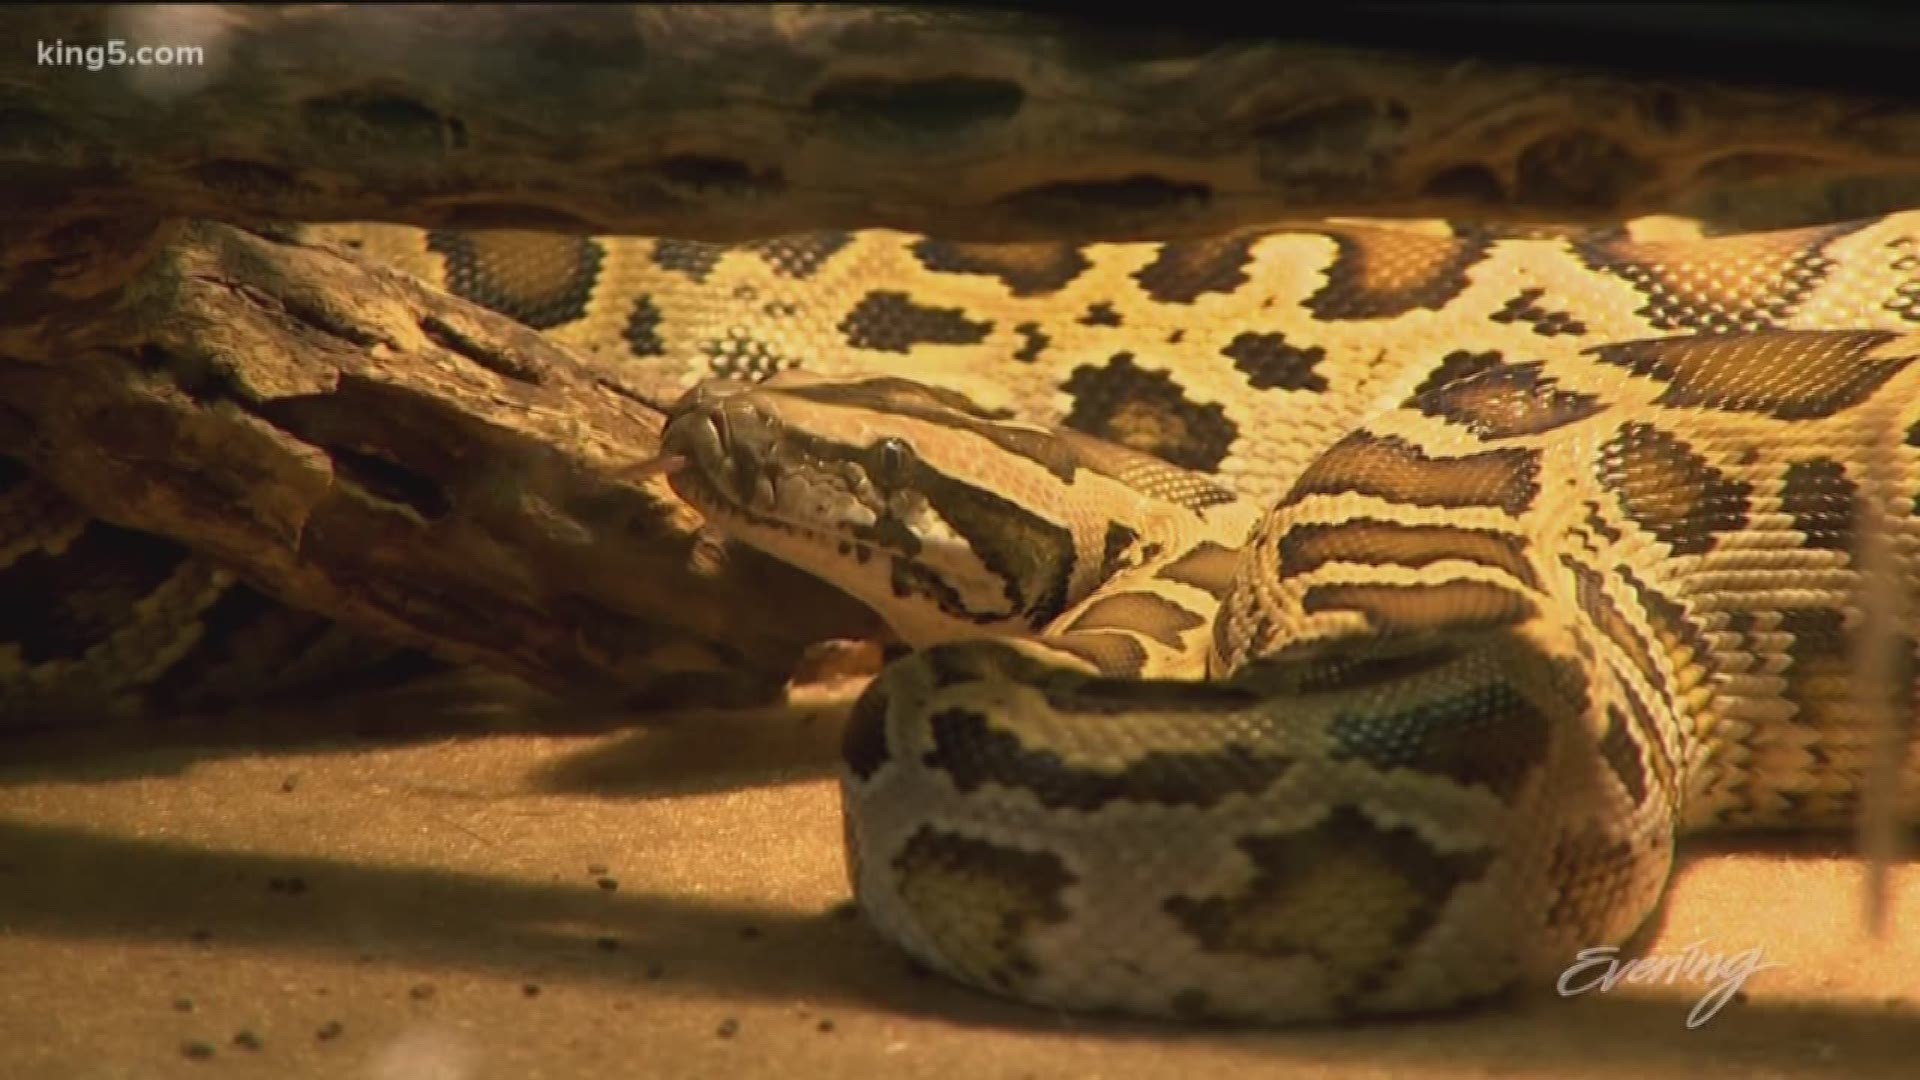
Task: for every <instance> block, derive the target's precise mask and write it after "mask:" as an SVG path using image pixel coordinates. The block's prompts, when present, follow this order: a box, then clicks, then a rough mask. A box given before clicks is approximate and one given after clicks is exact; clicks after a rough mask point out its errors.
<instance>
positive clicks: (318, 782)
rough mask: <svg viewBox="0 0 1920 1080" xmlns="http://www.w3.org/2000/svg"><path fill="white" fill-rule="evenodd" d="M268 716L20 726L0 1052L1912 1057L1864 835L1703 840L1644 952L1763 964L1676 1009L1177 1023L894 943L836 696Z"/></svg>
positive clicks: (1178, 1069)
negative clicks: (950, 976) (537, 724)
mask: <svg viewBox="0 0 1920 1080" xmlns="http://www.w3.org/2000/svg"><path fill="white" fill-rule="evenodd" d="M258 721H259V718H252V719H251V720H249V721H247V722H245V723H243V724H239V725H222V726H206V725H196V726H193V727H190V728H184V729H176V730H171V731H166V732H162V733H158V734H156V733H155V732H154V731H153V730H152V729H151V728H143V729H138V730H137V731H134V732H129V731H126V730H120V731H109V732H100V733H95V734H92V735H89V736H86V737H84V738H76V737H63V738H46V737H39V738H32V739H29V740H25V741H19V740H15V741H10V742H9V743H8V744H7V745H6V749H5V751H4V753H5V757H6V763H5V764H4V765H0V1077H4V1078H6V1080H38V1078H43V1077H44V1078H49V1080H52V1078H59V1080H88V1078H96V1077H97V1078H107V1077H138V1078H141V1080H147V1078H162V1077H173V1076H192V1077H201V1076H273V1077H307V1076H341V1077H365V1078H370V1080H402V1078H404V1080H465V1078H474V1080H479V1078H494V1077H498V1078H515V1080H521V1078H525V1080H532V1078H537V1077H549V1078H573V1077H596V1078H597V1077H614V1076H620V1077H627V1076H634V1077H656V1076H658V1077H677V1076H715V1077H752V1076H777V1077H783V1078H788V1080H792V1078H798V1077H807V1076H836V1077H838V1076H846V1077H865V1076H889V1077H921V1076H925V1077H935V1076H954V1075H965V1076H969V1077H986V1078H995V1080H999V1078H1004V1080H1019V1078H1024V1077H1031V1078H1034V1080H1041V1078H1052V1077H1075V1078H1078V1077H1123V1076H1200V1075H1205V1076H1222V1075H1238V1074H1248V1075H1254V1074H1260V1075H1266V1074H1271V1073H1275V1072H1280V1071H1284V1072H1285V1074H1286V1075H1290V1076H1338V1077H1362V1076H1365V1077H1387V1076H1436V1077H1438V1076H1493V1075H1500V1076H1523V1075H1528V1076H1530V1075H1554V1076H1593V1077H1608V1078H1615V1080H1619V1078H1625V1077H1630V1076H1632V1077H1638V1076H1681V1075H1709V1076H1714V1075H1724V1076H1781V1077H1787V1076H1822V1075H1826V1076H1846V1077H1864V1076H1914V1075H1920V865H1916V864H1907V865H1904V866H1901V867H1899V868H1897V869H1896V872H1895V878H1894V884H1895V892H1894V894H1893V895H1894V903H1895V907H1894V911H1895V915H1896V922H1895V924H1894V926H1893V932H1892V933H1891V935H1890V936H1888V937H1886V938H1883V939H1880V940H1875V939H1872V938H1870V937H1868V936H1866V935H1865V933H1864V931H1863V930H1862V929H1861V923H1860V918H1859V916H1858V912H1859V910H1860V896H1861V881H1862V876H1863V875H1862V871H1861V869H1860V867H1859V866H1858V864H1857V863H1856V862H1855V861H1853V860H1851V859H1850V858H1848V857H1847V854H1846V849H1845V846H1844V843H1841V844H1835V843H1832V842H1825V843H1820V844H1809V843H1806V842H1794V843H1791V844H1785V843H1780V842H1769V843H1766V844H1762V845H1759V846H1753V845H1748V846H1744V847H1736V848H1724V847H1723V848H1716V849H1713V850H1711V851H1708V852H1706V853H1704V854H1700V855H1699V856H1698V857H1696V858H1694V859H1693V860H1692V861H1691V862H1690V863H1689V865H1688V866H1687V867H1686V868H1685V870H1684V871H1683V872H1682V874H1681V876H1680V877H1679V879H1678V882H1677V884H1676V887H1675V889H1674V890H1673V893H1672V895H1671V899H1670V902H1669V904H1668V906H1667V908H1666V910H1665V912H1664V913H1663V922H1662V925H1661V926H1660V927H1659V928H1658V929H1657V930H1656V932H1655V933H1654V935H1653V936H1652V938H1651V941H1650V944H1649V950H1650V951H1651V952H1652V953H1656V954H1670V953H1673V952H1677V951H1679V950H1681V949H1683V948H1685V947H1686V946H1687V945H1688V944H1690V943H1694V942H1703V943H1704V946H1703V947H1704V948H1706V949H1709V950H1712V951H1715V952H1719V953H1726V954H1735V953H1739V952H1743V951H1745V950H1748V949H1755V948H1758V949H1760V950H1761V951H1762V953H1763V955H1764V958H1765V959H1766V960H1767V961H1769V962H1772V963H1776V964H1778V965H1780V966H1778V967H1773V968H1770V969H1767V970H1763V971H1759V972H1757V973H1755V974H1754V975H1753V976H1752V977H1751V978H1750V979H1749V980H1748V981H1747V982H1746V984H1745V996H1744V998H1743V999H1740V1000H1735V1001H1733V1002H1731V1003H1729V1004H1727V1005H1726V1006H1725V1007H1724V1009H1722V1010H1721V1011H1720V1012H1719V1013H1718V1014H1717V1015H1715V1016H1714V1017H1713V1018H1712V1019H1711V1020H1709V1021H1708V1022H1707V1023H1705V1024H1704V1025H1703V1026H1701V1027H1699V1028H1697V1029H1694V1030H1689V1029H1688V1028H1687V1026H1686V1020H1687V1015H1688V1013H1689V1011H1690V1010H1692V1009H1693V1008H1694V1006H1695V1003H1696V1002H1697V1001H1698V1000H1699V999H1700V997H1701V996H1702V994H1703V993H1704V992H1705V989H1706V988H1705V987H1702V986H1699V985H1691V984H1681V985H1672V986H1633V985H1628V984H1624V983H1623V984H1621V985H1619V986H1616V987H1615V988H1614V989H1613V990H1611V991H1609V992H1606V993H1599V992H1593V993H1588V994H1585V995H1582V996H1578V997H1574V998H1561V997H1558V996H1556V995H1555V994H1554V993H1553V992H1552V990H1551V989H1550V988H1549V989H1547V990H1546V991H1545V992H1544V993H1539V994H1535V995H1532V996H1522V997H1519V998H1517V999H1516V1000H1513V1001H1509V1002H1506V1003H1503V1004H1502V1005H1501V1006H1500V1007H1497V1008H1494V1009H1489V1010H1483V1011H1481V1012H1478V1013H1475V1014H1473V1015H1466V1016H1457V1017H1448V1018H1441V1019H1429V1020H1423V1021H1419V1022H1412V1023H1399V1024H1391V1025H1374V1026H1366V1027H1359V1028H1347V1029H1324V1028H1323V1029H1309V1030H1297V1031H1286V1032H1235V1031H1190V1030H1181V1029H1177V1028H1173V1027H1158V1026H1151V1025H1143V1024H1123V1023H1111V1022H1092V1021H1086V1020H1081V1019H1073V1018H1068V1017H1062V1016H1056V1015H1053V1014H1050V1013H1047V1012H1044V1011H1038V1010H1032V1009H1026V1008H1022V1007H1018V1006H1014V1005H1008V1004H1003V1003H1000V1002H998V1001H994V1000H990V999H987V998H984V997H982V996H979V995H976V994H973V993H971V992H969V991H966V990H963V989H958V988H955V987H951V986H948V985H946V984H945V983H943V982H941V981H938V980H934V979H929V978H926V977H921V976H916V975H915V974H914V973H913V972H911V971H909V970H908V969H907V967H906V966H905V965H904V964H903V963H902V961H901V960H900V958H899V957H898V956H897V955H896V954H895V953H893V952H892V951H891V950H889V949H888V948H887V947H886V946H884V945H883V944H881V943H880V942H879V941H877V940H876V939H875V938H873V937H872V936H871V935H870V934H869V933H868V931H867V930H866V928H865V927H864V926H863V925H862V924H861V923H860V922H859V921H858V920H857V919H855V918H852V917H850V913H849V910H848V908H847V906H846V900H847V893H846V886H845V882H844V879H843V877H842V869H841V864H840V852H839V843H840V839H839V828H840V823H839V817H838V807H837V801H836V794H835V791H834V789H833V786H832V783H831V781H830V779H829V776H830V768H831V760H832V753H833V746H834V736H835V734H836V732H835V727H836V724H837V717H836V716H834V715H832V714H831V713H820V714H816V715H815V716H814V717H813V718H812V719H810V720H804V721H798V722H796V721H794V720H793V719H791V718H788V719H785V720H776V719H769V718H767V717H753V716H746V717H727V718H721V717H690V718H686V719H684V720H682V721H681V722H680V723H678V724H677V725H675V726H671V727H668V728H664V729H649V730H637V729H634V728H631V727H627V728H615V729H611V730H607V729H602V730H600V731H597V732H593V731H589V732H586V733H580V734H570V735H552V734H547V735H535V734H529V733H526V732H525V731H522V730H516V729H517V728H521V727H524V723H522V722H520V721H511V720H509V721H503V720H502V719H501V718H500V717H490V716H487V715H484V714H481V715H467V716H464V717H463V718H460V719H458V720H455V721H448V720H445V719H440V720H432V721H429V720H426V719H423V718H422V716H421V715H412V716H399V715H396V714H394V713H392V712H391V711H381V710H367V711H362V712H357V713H355V714H354V715H353V716H351V717H348V718H345V719H344V720H343V718H341V717H339V716H333V717H330V718H328V717H323V718H320V719H318V720H316V719H313V718H307V719H304V720H302V721H300V722H297V723H296V722H291V721H285V722H283V721H282V719H281V718H275V719H274V722H272V723H260V722H258ZM427 728H431V729H432V730H431V731H428V730H426V729H427ZM263 731H264V732H266V735H265V737H264V739H263V737H262V732H263ZM342 731H352V732H355V734H353V735H351V736H345V737H343V736H342V735H341V734H340V733H341V732H342ZM401 732H404V734H402V733H401Z"/></svg>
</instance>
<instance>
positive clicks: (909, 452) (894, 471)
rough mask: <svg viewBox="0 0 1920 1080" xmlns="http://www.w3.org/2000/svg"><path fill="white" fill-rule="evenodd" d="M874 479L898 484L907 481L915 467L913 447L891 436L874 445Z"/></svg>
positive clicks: (905, 441) (903, 440)
mask: <svg viewBox="0 0 1920 1080" xmlns="http://www.w3.org/2000/svg"><path fill="white" fill-rule="evenodd" d="M873 460H874V479H876V480H879V481H881V482H883V483H889V484H896V483H899V482H901V481H902V480H905V479H906V475H907V470H908V469H910V468H912V467H913V447H911V446H909V445H907V440H905V439H901V438H897V437H895V436H892V435H889V436H887V437H886V438H884V439H881V440H880V441H879V442H877V443H874V444H873Z"/></svg>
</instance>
